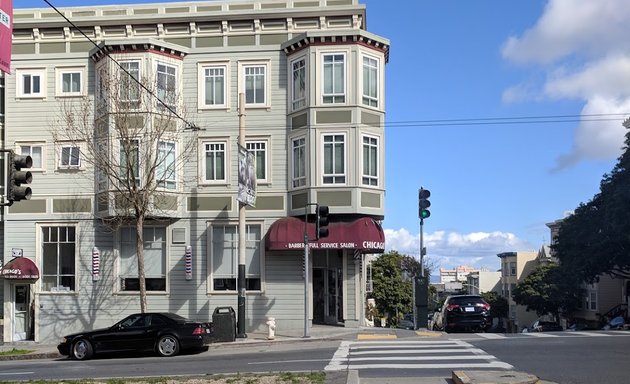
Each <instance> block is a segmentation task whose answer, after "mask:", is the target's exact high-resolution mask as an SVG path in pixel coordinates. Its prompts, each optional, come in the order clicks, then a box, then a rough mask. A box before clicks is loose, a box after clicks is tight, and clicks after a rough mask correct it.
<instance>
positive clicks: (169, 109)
mask: <svg viewBox="0 0 630 384" xmlns="http://www.w3.org/2000/svg"><path fill="white" fill-rule="evenodd" d="M44 2H45V3H46V4H48V6H49V7H51V8H52V9H53V10H54V11H55V12H57V14H58V15H59V16H61V17H63V19H64V20H66V21H67V22H68V24H70V25H71V26H72V27H74V28H75V29H77V30H78V31H79V32H80V33H81V35H83V37H85V38H86V39H87V40H88V41H89V42H90V43H92V45H94V46H95V47H96V48H97V49H98V50H99V51H100V52H101V53H102V54H104V55H105V56H107V57H108V58H109V59H110V60H111V61H113V62H114V63H115V64H116V65H117V66H118V68H120V69H122V70H123V72H125V73H126V74H127V76H128V77H129V78H131V79H133V81H135V82H136V83H138V85H140V87H142V89H144V90H145V91H146V92H148V93H149V95H151V96H152V97H153V98H155V99H156V100H157V101H158V102H159V103H160V104H162V106H163V107H165V108H166V109H167V110H168V111H169V112H170V113H172V114H173V115H175V117H177V118H178V119H180V120H181V121H183V122H184V123H186V126H187V129H191V130H194V131H196V130H199V129H200V128H199V127H198V126H197V125H196V124H194V123H191V122H189V121H188V120H186V119H184V118H183V117H182V116H180V115H179V114H178V113H177V111H175V110H174V109H173V108H172V107H171V106H170V105H167V104H166V103H165V102H164V101H163V100H162V99H160V98H159V97H158V96H156V95H155V93H153V92H152V91H151V90H150V89H149V88H147V87H146V86H145V85H144V84H143V83H142V82H141V81H140V80H138V79H136V78H135V77H134V76H133V75H132V74H131V73H130V72H129V71H128V70H127V69H126V68H125V67H124V66H122V65H121V64H120V63H119V62H118V61H117V60H116V59H114V58H113V57H112V56H111V55H110V54H109V52H107V51H106V50H105V49H103V47H100V46H99V45H98V44H96V42H95V41H94V40H92V39H91V38H90V37H89V36H88V35H86V34H85V33H84V32H83V30H81V28H79V27H77V26H76V25H75V24H74V23H73V22H72V21H70V19H68V18H67V17H66V15H64V14H63V13H61V11H59V10H58V9H57V8H56V7H55V6H54V5H52V4H51V3H50V1H49V0H44Z"/></svg>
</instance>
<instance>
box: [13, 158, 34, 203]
mask: <svg viewBox="0 0 630 384" xmlns="http://www.w3.org/2000/svg"><path fill="white" fill-rule="evenodd" d="M7 154H8V155H7V168H8V175H7V182H8V183H7V184H8V188H7V200H9V202H11V203H13V202H14V201H20V200H29V199H30V198H31V194H32V193H33V192H32V191H31V188H30V187H27V186H24V185H22V184H30V183H31V181H32V180H33V175H32V174H31V172H30V171H23V170H22V169H23V168H30V167H32V166H33V159H32V158H31V157H30V156H22V155H16V154H15V153H14V152H13V151H9V152H7Z"/></svg>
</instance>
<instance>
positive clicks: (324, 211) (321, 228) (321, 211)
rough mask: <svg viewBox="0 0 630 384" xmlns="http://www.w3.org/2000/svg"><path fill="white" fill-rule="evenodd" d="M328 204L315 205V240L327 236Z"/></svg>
mask: <svg viewBox="0 0 630 384" xmlns="http://www.w3.org/2000/svg"><path fill="white" fill-rule="evenodd" d="M328 212H329V210H328V206H327V205H318V206H317V219H316V221H315V240H319V239H320V238H322V237H328Z"/></svg>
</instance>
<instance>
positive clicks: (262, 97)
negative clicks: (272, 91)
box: [243, 64, 267, 106]
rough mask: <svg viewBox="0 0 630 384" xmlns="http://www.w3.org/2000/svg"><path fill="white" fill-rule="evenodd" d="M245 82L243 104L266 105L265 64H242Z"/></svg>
mask: <svg viewBox="0 0 630 384" xmlns="http://www.w3.org/2000/svg"><path fill="white" fill-rule="evenodd" d="M243 76H244V79H243V80H244V82H245V104H248V105H251V106H266V105H267V65H266V64H248V65H243Z"/></svg>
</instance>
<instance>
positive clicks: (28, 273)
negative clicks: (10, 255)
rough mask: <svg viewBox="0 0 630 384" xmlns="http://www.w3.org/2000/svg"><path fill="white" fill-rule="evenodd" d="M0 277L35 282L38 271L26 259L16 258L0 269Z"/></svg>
mask: <svg viewBox="0 0 630 384" xmlns="http://www.w3.org/2000/svg"><path fill="white" fill-rule="evenodd" d="M0 277H4V278H5V279H12V280H37V279H39V269H38V268H37V265H35V263H34V262H33V260H31V259H29V258H28V257H16V258H15V259H13V260H11V261H9V262H8V263H6V264H5V265H4V267H2V269H1V270H0Z"/></svg>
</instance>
